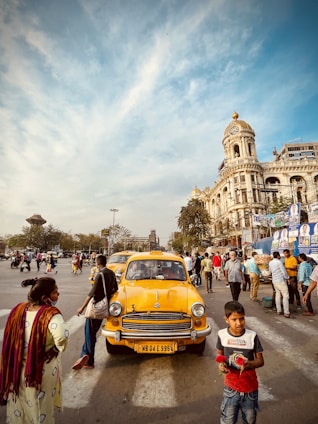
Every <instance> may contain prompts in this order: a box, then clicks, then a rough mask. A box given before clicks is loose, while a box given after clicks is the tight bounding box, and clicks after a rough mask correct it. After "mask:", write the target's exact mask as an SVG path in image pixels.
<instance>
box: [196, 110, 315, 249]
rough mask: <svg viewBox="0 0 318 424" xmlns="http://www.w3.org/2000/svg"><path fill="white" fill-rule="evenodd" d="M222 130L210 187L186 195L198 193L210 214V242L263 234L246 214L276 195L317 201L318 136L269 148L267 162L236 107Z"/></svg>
mask: <svg viewBox="0 0 318 424" xmlns="http://www.w3.org/2000/svg"><path fill="white" fill-rule="evenodd" d="M232 117H233V120H232V121H231V122H230V123H229V125H228V126H227V127H226V129H225V131H224V138H223V140H222V144H223V148H224V160H223V161H222V163H221V165H220V166H219V169H218V179H217V181H215V183H214V186H213V187H206V188H205V189H203V190H200V189H199V188H197V187H195V188H194V189H193V190H192V192H191V195H190V198H191V199H194V198H195V199H200V200H202V201H203V202H204V205H205V207H206V209H207V211H208V212H209V215H210V217H211V221H212V226H211V235H212V240H213V244H214V245H216V246H231V247H238V248H241V247H242V248H243V247H244V246H246V245H247V244H250V243H252V242H253V241H255V240H256V239H258V238H261V237H264V236H265V235H266V231H265V229H263V230H260V229H259V228H256V227H253V226H252V217H253V216H254V215H257V214H261V215H266V214H267V213H269V208H270V205H271V204H272V202H273V201H274V200H275V199H276V198H280V197H283V198H284V199H290V203H296V202H300V203H301V208H302V210H303V211H306V206H307V205H308V204H310V203H314V202H317V201H318V142H311V143H302V142H299V140H296V141H294V142H292V143H289V144H285V145H284V146H283V148H282V149H281V151H280V152H277V151H276V149H274V151H273V155H274V159H273V161H272V162H265V163H261V162H259V160H258V158H257V151H256V144H255V132H254V130H253V128H252V127H251V126H250V125H249V124H248V123H247V122H245V121H242V120H239V119H238V118H239V115H238V113H237V112H234V113H233V116H232Z"/></svg>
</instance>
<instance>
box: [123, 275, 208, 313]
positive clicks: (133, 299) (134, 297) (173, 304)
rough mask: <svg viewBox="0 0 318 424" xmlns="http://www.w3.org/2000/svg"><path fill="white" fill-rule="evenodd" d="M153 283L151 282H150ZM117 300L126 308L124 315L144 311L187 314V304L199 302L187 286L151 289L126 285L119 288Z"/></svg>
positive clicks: (148, 286) (150, 286)
mask: <svg viewBox="0 0 318 424" xmlns="http://www.w3.org/2000/svg"><path fill="white" fill-rule="evenodd" d="M152 283H153V282H152ZM118 295H119V296H118V300H121V302H122V304H123V306H124V305H125V306H126V313H130V312H145V311H176V312H185V313H188V312H189V311H188V309H189V304H191V305H192V303H193V302H194V301H200V300H201V299H200V296H199V295H198V293H194V288H193V287H192V286H190V285H189V284H185V283H178V284H175V282H174V283H173V284H167V282H165V287H159V288H158V287H153V284H151V283H150V284H149V283H143V284H141V283H139V284H138V285H137V286H136V284H134V285H129V284H126V285H124V286H123V287H120V289H119V293H118Z"/></svg>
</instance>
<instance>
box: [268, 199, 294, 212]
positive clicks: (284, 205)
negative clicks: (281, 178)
mask: <svg viewBox="0 0 318 424" xmlns="http://www.w3.org/2000/svg"><path fill="white" fill-rule="evenodd" d="M291 203H293V201H292V199H291V198H290V197H288V198H287V197H282V196H280V197H279V198H276V199H275V200H274V201H273V202H272V203H271V204H270V206H269V208H268V213H278V212H283V211H287V209H288V208H289V206H290V205H291Z"/></svg>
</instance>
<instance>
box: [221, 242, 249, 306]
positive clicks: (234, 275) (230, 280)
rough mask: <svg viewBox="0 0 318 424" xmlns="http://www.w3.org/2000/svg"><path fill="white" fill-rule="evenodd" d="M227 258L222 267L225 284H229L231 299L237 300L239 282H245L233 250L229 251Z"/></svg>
mask: <svg viewBox="0 0 318 424" xmlns="http://www.w3.org/2000/svg"><path fill="white" fill-rule="evenodd" d="M229 258H230V259H229V260H228V261H227V262H226V264H225V267H224V272H225V284H226V286H228V285H229V286H230V289H231V294H232V299H233V300H235V301H238V298H239V295H240V293H241V284H243V285H244V284H245V279H244V273H243V270H242V266H241V261H240V260H239V259H238V258H237V256H236V252H235V251H234V250H232V251H231V252H230V253H229Z"/></svg>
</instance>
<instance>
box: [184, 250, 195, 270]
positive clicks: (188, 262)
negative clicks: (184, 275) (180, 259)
mask: <svg viewBox="0 0 318 424" xmlns="http://www.w3.org/2000/svg"><path fill="white" fill-rule="evenodd" d="M184 262H185V264H186V268H187V270H188V273H189V275H192V269H193V261H192V258H191V256H190V253H189V252H186V254H185V257H184Z"/></svg>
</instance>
